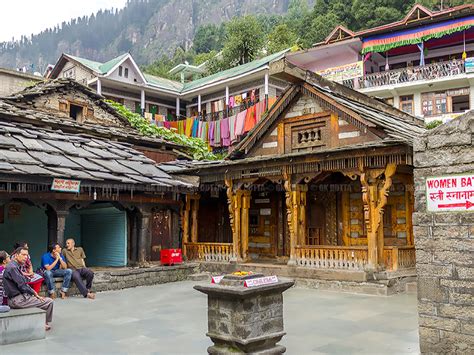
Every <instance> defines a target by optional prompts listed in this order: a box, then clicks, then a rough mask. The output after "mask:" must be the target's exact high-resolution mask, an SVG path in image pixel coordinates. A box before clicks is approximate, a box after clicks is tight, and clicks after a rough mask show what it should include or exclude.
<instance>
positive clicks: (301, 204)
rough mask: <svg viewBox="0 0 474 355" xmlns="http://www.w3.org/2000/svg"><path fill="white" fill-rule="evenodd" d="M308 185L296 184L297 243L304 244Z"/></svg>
mask: <svg viewBox="0 0 474 355" xmlns="http://www.w3.org/2000/svg"><path fill="white" fill-rule="evenodd" d="M307 192H308V185H297V200H298V206H297V207H298V208H299V210H298V245H301V246H303V245H305V244H306V195H307Z"/></svg>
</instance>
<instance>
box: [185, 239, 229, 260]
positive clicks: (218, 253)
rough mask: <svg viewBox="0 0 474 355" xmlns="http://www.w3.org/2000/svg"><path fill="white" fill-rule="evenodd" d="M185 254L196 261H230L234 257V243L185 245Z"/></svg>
mask: <svg viewBox="0 0 474 355" xmlns="http://www.w3.org/2000/svg"><path fill="white" fill-rule="evenodd" d="M184 253H185V255H186V257H187V259H188V260H196V261H230V260H231V259H232V258H233V256H234V254H233V246H232V243H185V244H184Z"/></svg>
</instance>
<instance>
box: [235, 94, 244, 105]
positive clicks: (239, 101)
mask: <svg viewBox="0 0 474 355" xmlns="http://www.w3.org/2000/svg"><path fill="white" fill-rule="evenodd" d="M234 103H235V106H240V105H242V95H235V96H234Z"/></svg>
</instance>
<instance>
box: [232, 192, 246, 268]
mask: <svg viewBox="0 0 474 355" xmlns="http://www.w3.org/2000/svg"><path fill="white" fill-rule="evenodd" d="M242 195H243V191H242V190H238V191H236V192H235V194H234V233H233V236H232V243H233V246H234V256H235V259H236V260H237V261H240V260H241V259H242V254H241V252H240V251H241V247H240V241H241V239H242V237H241V236H242V218H241V217H242V214H241V209H242ZM247 225H248V223H247Z"/></svg>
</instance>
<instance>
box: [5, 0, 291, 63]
mask: <svg viewBox="0 0 474 355" xmlns="http://www.w3.org/2000/svg"><path fill="white" fill-rule="evenodd" d="M289 2H290V0H130V1H129V2H128V3H127V5H126V7H125V8H124V9H122V10H120V11H117V10H115V11H111V10H105V11H99V12H98V13H97V14H95V15H93V16H91V17H85V16H84V17H82V18H77V19H72V20H71V21H70V22H68V23H65V22H63V23H62V24H61V26H56V27H55V28H53V29H47V30H45V31H43V32H41V33H40V34H38V35H34V36H33V37H32V38H31V39H29V38H26V37H22V39H21V40H20V41H18V42H15V43H11V42H10V43H0V67H10V68H15V67H22V66H26V67H28V68H29V69H31V70H34V71H42V70H44V69H45V67H46V65H47V64H49V63H55V62H56V60H57V59H58V58H59V56H60V55H61V53H63V52H66V53H69V54H72V55H76V56H82V57H87V58H89V59H92V60H97V61H106V60H108V59H110V58H112V57H114V56H117V55H119V54H120V53H123V52H126V51H130V52H131V53H132V55H133V56H134V58H135V59H136V60H137V61H138V63H139V64H149V63H151V62H152V61H153V60H154V59H156V58H158V57H160V56H161V55H162V54H172V53H173V52H174V50H175V49H176V48H177V47H178V46H182V47H184V48H188V47H190V45H191V44H192V39H193V37H194V33H195V31H196V30H197V28H198V27H199V26H200V25H203V24H207V23H214V24H219V23H221V22H223V21H227V20H229V19H230V18H232V17H234V16H242V15H246V14H254V15H257V14H284V13H286V11H287V10H288V5H289Z"/></svg>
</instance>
